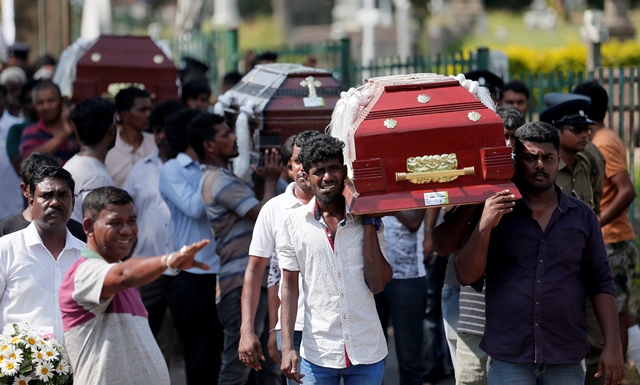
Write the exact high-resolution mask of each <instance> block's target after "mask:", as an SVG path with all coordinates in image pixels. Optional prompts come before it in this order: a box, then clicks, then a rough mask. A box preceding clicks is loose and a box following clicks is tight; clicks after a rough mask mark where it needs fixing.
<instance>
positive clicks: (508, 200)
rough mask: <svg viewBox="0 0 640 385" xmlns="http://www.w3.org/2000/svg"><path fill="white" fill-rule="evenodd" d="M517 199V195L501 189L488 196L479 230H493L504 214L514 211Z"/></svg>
mask: <svg viewBox="0 0 640 385" xmlns="http://www.w3.org/2000/svg"><path fill="white" fill-rule="evenodd" d="M515 199H516V196H515V195H513V194H511V192H509V190H503V191H500V192H498V193H497V194H496V195H494V196H492V197H490V198H488V199H487V200H486V202H485V203H484V210H482V217H481V218H480V223H479V224H478V230H479V231H480V232H481V233H482V232H487V231H491V230H492V229H493V228H494V227H496V226H497V225H498V223H499V222H500V219H502V216H503V215H505V214H508V213H510V212H511V211H513V206H515V204H516V202H515Z"/></svg>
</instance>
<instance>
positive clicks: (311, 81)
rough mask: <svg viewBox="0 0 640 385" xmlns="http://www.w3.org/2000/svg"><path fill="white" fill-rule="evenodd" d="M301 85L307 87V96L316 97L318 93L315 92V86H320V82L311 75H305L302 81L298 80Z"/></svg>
mask: <svg viewBox="0 0 640 385" xmlns="http://www.w3.org/2000/svg"><path fill="white" fill-rule="evenodd" d="M300 85H301V86H302V87H309V97H310V98H317V97H318V94H317V93H316V87H320V86H321V85H322V83H320V82H319V81H318V80H316V79H315V78H314V77H313V76H307V77H306V78H305V79H304V80H303V81H301V82H300Z"/></svg>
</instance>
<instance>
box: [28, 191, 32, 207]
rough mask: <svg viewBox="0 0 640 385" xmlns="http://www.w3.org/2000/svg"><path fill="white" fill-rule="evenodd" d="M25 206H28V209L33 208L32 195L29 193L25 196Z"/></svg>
mask: <svg viewBox="0 0 640 385" xmlns="http://www.w3.org/2000/svg"><path fill="white" fill-rule="evenodd" d="M27 204H28V205H29V208H31V207H33V194H31V193H29V196H27Z"/></svg>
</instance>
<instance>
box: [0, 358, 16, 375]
mask: <svg viewBox="0 0 640 385" xmlns="http://www.w3.org/2000/svg"><path fill="white" fill-rule="evenodd" d="M18 369H20V364H19V363H17V362H16V361H14V360H12V359H8V358H7V359H4V360H2V362H1V363H0V371H1V372H2V374H4V375H5V376H14V375H16V373H18Z"/></svg>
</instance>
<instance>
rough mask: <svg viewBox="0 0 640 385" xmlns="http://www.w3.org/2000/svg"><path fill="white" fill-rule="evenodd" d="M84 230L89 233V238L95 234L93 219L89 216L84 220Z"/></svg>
mask: <svg viewBox="0 0 640 385" xmlns="http://www.w3.org/2000/svg"><path fill="white" fill-rule="evenodd" d="M82 230H84V233H85V234H87V238H89V236H90V235H92V234H93V219H91V218H89V217H84V219H83V220H82Z"/></svg>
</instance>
